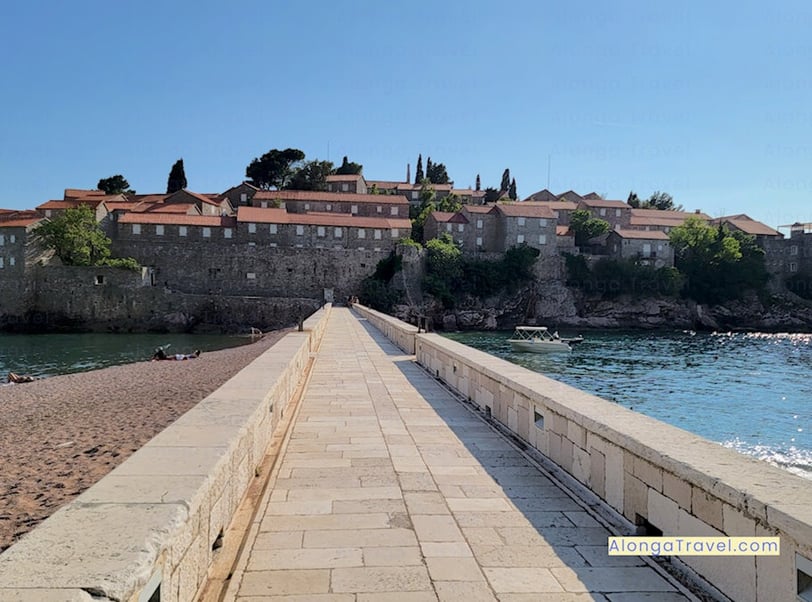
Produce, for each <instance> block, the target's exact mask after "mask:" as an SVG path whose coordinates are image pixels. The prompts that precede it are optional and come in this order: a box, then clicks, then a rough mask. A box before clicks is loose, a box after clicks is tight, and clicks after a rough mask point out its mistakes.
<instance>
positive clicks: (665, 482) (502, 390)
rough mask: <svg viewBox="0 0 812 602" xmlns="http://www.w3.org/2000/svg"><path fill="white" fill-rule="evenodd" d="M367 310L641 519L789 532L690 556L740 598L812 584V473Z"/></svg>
mask: <svg viewBox="0 0 812 602" xmlns="http://www.w3.org/2000/svg"><path fill="white" fill-rule="evenodd" d="M356 311H358V312H359V313H361V315H364V316H365V317H367V319H368V320H369V321H370V323H372V324H373V325H375V326H376V327H378V324H382V325H383V327H382V328H380V327H379V329H380V330H381V331H382V332H383V333H384V334H385V335H386V336H387V337H388V338H389V339H390V340H392V341H393V342H394V343H396V344H397V345H399V346H400V347H401V348H404V349H407V348H408V347H409V345H411V344H414V345H415V353H416V357H417V361H418V363H420V364H421V365H422V366H424V367H425V368H426V369H427V370H428V371H429V372H430V373H431V374H432V375H434V376H435V377H437V378H439V379H441V380H442V381H444V382H445V383H446V384H448V385H449V386H450V387H452V388H453V389H455V390H456V391H457V392H458V393H459V394H460V395H462V396H463V397H465V398H467V399H468V400H470V401H471V402H473V403H474V404H476V405H477V406H478V407H479V408H480V409H481V410H482V411H483V412H485V413H488V414H490V415H491V416H492V417H493V418H494V419H496V420H498V421H499V422H500V423H501V424H502V425H504V426H505V427H507V428H508V429H509V430H510V431H511V432H513V433H514V434H516V435H517V436H518V437H519V438H520V439H522V440H523V441H525V442H526V443H527V444H528V445H530V446H532V447H534V448H535V449H537V450H538V451H539V452H541V453H542V454H544V455H545V456H546V457H547V458H549V459H550V460H552V461H553V462H554V463H555V464H557V465H558V466H559V467H561V468H562V469H563V470H564V471H566V472H567V473H568V474H570V475H571V476H572V477H574V478H575V479H577V480H578V482H580V483H581V484H582V485H584V486H585V487H587V488H588V489H589V490H591V491H592V492H593V493H595V494H596V495H597V496H598V497H600V498H601V499H603V500H604V501H605V502H606V503H607V504H608V505H609V506H611V507H612V508H613V509H614V510H616V511H617V512H618V513H620V514H622V515H623V516H624V517H625V518H626V519H628V520H629V521H630V522H631V523H632V524H635V525H638V526H640V527H641V528H645V529H647V530H648V531H650V532H651V531H653V530H652V527H653V528H654V529H658V530H660V531H662V532H663V535H666V536H677V537H678V536H707V537H721V536H725V535H726V536H731V537H753V536H759V537H761V536H765V537H766V536H769V537H780V541H781V555H780V556H738V557H734V556H728V557H699V556H692V557H689V556H683V557H680V561H681V562H682V563H684V565H687V566H688V567H689V568H690V569H692V570H693V571H695V572H696V573H697V574H698V575H700V576H701V577H703V578H704V579H705V580H707V581H708V582H709V583H711V584H712V585H713V586H715V587H716V588H718V589H719V590H720V591H721V592H723V593H724V594H725V595H727V596H729V597H730V598H732V599H733V600H736V601H737V602H738V601H742V602H757V601H762V602H773V601H775V600H795V599H796V594H797V593H798V589H799V588H800V587H804V584H805V587H810V584H811V583H812V580H810V579H809V577H812V563H810V561H809V560H808V559H810V558H812V484H811V483H810V482H809V481H808V480H806V479H802V478H800V477H796V476H794V475H792V474H790V473H788V472H786V471H784V470H781V469H779V468H775V467H773V466H770V465H769V464H767V463H765V462H760V461H757V460H754V459H751V458H748V457H747V456H743V455H741V454H739V453H737V452H734V451H732V450H729V449H726V448H723V447H721V446H719V445H717V444H715V443H713V442H711V441H708V440H706V439H703V438H702V437H699V436H697V435H693V434H691V433H689V432H687V431H684V430H681V429H678V428H676V427H672V426H670V425H667V424H664V423H662V422H660V421H658V420H655V419H653V418H649V417H647V416H644V415H642V414H638V413H636V412H632V411H630V410H627V409H625V408H623V407H621V406H618V405H617V404H614V403H611V402H608V401H606V400H604V399H601V398H599V397H596V396H594V395H590V394H589V393H585V392H584V391H580V390H578V389H575V388H573V387H570V386H568V385H565V384H563V383H560V382H558V381H555V380H552V379H549V378H546V377H544V376H542V375H540V374H537V373H535V372H531V371H529V370H527V369H525V368H522V367H521V366H517V365H515V364H511V363H510V362H507V361H505V360H502V359H499V358H496V357H493V356H492V355H489V354H487V353H484V352H481V351H478V350H476V349H472V348H470V347H467V346H465V345H462V344H460V343H457V342H455V341H451V340H448V339H445V338H443V337H441V336H439V335H436V334H416V333H413V329H414V327H413V326H410V325H409V324H406V323H404V322H399V321H398V320H395V319H394V318H391V317H388V316H383V317H382V316H381V315H375V314H377V312H374V313H373V312H372V311H371V310H368V309H366V308H359V307H356ZM398 322H399V323H398ZM414 330H415V331H416V329H414ZM410 337H411V338H410ZM709 402H712V400H709ZM743 403H744V400H743ZM799 571H801V572H803V573H804V574H805V575H807V576H809V577H804V576H803V575H799ZM806 596H807V597H802V598H797V599H799V600H801V599H802V600H810V599H812V597H810V593H809V592H806Z"/></svg>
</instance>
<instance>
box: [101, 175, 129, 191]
mask: <svg viewBox="0 0 812 602" xmlns="http://www.w3.org/2000/svg"><path fill="white" fill-rule="evenodd" d="M96 188H98V189H99V190H101V191H102V192H104V194H122V193H125V192H129V193H130V194H135V190H131V189H130V183H129V182H128V181H127V180H126V179H125V178H124V176H122V175H121V174H116V175H114V176H110V177H109V178H102V179H101V180H99V183H98V184H96Z"/></svg>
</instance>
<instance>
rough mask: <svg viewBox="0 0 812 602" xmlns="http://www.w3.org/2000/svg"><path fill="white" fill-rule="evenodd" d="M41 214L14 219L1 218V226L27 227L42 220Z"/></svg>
mask: <svg viewBox="0 0 812 602" xmlns="http://www.w3.org/2000/svg"><path fill="white" fill-rule="evenodd" d="M42 219H43V218H42V217H41V216H29V217H20V218H14V219H7V220H5V219H4V220H0V228H27V227H28V226H30V225H32V224H36V223H37V222H38V221H40V220H42Z"/></svg>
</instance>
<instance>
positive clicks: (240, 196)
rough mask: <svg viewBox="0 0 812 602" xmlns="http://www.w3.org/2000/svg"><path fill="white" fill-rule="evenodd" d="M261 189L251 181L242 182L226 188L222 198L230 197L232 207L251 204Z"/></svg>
mask: <svg viewBox="0 0 812 602" xmlns="http://www.w3.org/2000/svg"><path fill="white" fill-rule="evenodd" d="M259 190H260V189H259V188H258V187H256V186H254V185H253V184H251V183H249V182H242V183H241V184H238V185H237V186H232V187H231V188H229V189H228V190H226V191H225V192H224V193H223V194H221V195H220V198H225V199H228V202H229V203H231V206H232V207H245V206H247V205H251V200H252V199H253V198H254V195H255V194H256V193H257V192H259Z"/></svg>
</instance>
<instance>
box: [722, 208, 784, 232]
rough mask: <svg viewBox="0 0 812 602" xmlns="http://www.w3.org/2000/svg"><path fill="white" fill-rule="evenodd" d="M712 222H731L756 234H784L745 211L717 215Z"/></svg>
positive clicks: (740, 228)
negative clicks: (736, 213)
mask: <svg viewBox="0 0 812 602" xmlns="http://www.w3.org/2000/svg"><path fill="white" fill-rule="evenodd" d="M711 223H713V224H718V223H723V224H730V225H732V226H733V227H734V228H737V229H738V230H741V231H742V232H744V233H745V234H753V235H755V236H783V235H782V234H781V233H780V232H778V230H773V229H772V228H770V227H769V226H768V225H767V224H764V223H762V222H759V221H756V220H754V219H753V218H751V217H750V216H749V215H745V214H744V213H740V214H739V215H728V216H724V217H717V218H716V219H714V220H713V221H712V222H711Z"/></svg>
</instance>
